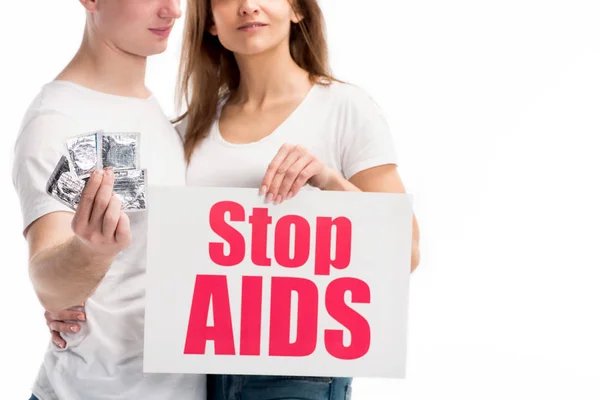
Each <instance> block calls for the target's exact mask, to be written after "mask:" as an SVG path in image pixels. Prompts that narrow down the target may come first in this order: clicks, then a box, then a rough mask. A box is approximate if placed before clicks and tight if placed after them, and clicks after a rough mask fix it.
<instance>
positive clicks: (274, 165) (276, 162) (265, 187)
mask: <svg viewBox="0 0 600 400" xmlns="http://www.w3.org/2000/svg"><path fill="white" fill-rule="evenodd" d="M294 147H295V146H292V145H289V144H284V145H282V146H281V147H280V148H279V151H278V152H277V154H275V157H273V160H272V161H271V163H270V164H269V167H268V168H267V172H266V173H265V176H264V178H263V181H262V183H261V186H260V194H261V195H262V194H265V193H267V192H268V191H269V188H270V187H271V182H272V181H273V177H275V174H276V173H277V170H278V168H279V166H280V165H281V163H282V162H283V160H285V159H286V157H287V156H288V154H289V152H290V151H292V149H293V148H294Z"/></svg>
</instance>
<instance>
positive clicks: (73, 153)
mask: <svg viewBox="0 0 600 400" xmlns="http://www.w3.org/2000/svg"><path fill="white" fill-rule="evenodd" d="M100 135H101V132H100V131H99V132H93V133H88V134H85V135H81V136H76V137H73V138H70V139H68V140H67V152H68V154H69V158H70V159H71V170H72V171H73V173H74V174H75V175H76V176H77V177H79V178H87V177H89V176H90V175H91V174H92V172H94V169H96V168H97V167H98V139H99V136H100Z"/></svg>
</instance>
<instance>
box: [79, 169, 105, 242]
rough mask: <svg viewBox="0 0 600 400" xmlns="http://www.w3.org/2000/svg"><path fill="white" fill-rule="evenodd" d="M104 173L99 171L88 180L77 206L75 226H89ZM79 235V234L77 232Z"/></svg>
mask: <svg viewBox="0 0 600 400" xmlns="http://www.w3.org/2000/svg"><path fill="white" fill-rule="evenodd" d="M103 175H104V171H102V170H101V169H97V170H95V171H94V172H93V173H92V176H90V179H88V181H87V183H86V185H85V187H84V188H83V191H82V192H81V198H80V199H79V204H78V205H77V210H76V211H75V215H74V216H73V225H74V226H87V224H88V223H89V221H90V216H91V215H92V209H93V207H94V200H95V199H96V193H98V189H99V188H100V185H101V184H102V177H103ZM76 233H77V232H76Z"/></svg>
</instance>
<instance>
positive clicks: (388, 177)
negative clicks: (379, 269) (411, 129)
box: [325, 164, 420, 272]
mask: <svg viewBox="0 0 600 400" xmlns="http://www.w3.org/2000/svg"><path fill="white" fill-rule="evenodd" d="M325 190H344V191H362V192H387V193H406V189H405V188H404V184H403V183H402V179H400V175H399V174H398V170H397V169H396V166H395V165H393V164H388V165H381V166H377V167H373V168H368V169H365V170H363V171H360V172H357V173H356V174H354V175H353V176H352V177H350V180H346V179H344V177H342V176H341V175H340V174H339V173H333V174H332V177H331V178H330V183H329V184H328V185H327V187H326V188H325ZM419 239H420V235H419V224H418V222H417V218H416V217H415V215H414V214H413V221H412V249H411V259H410V271H411V272H412V271H414V270H415V269H416V268H417V266H418V265H419V262H420V250H419Z"/></svg>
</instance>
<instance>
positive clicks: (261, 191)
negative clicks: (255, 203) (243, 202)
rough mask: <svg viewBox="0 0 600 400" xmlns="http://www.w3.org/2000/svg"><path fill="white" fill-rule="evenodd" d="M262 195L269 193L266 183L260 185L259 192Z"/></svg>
mask: <svg viewBox="0 0 600 400" xmlns="http://www.w3.org/2000/svg"><path fill="white" fill-rule="evenodd" d="M258 193H259V194H260V195H261V196H262V195H263V194H265V193H267V187H266V186H265V185H262V186H261V187H260V191H259V192H258Z"/></svg>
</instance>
